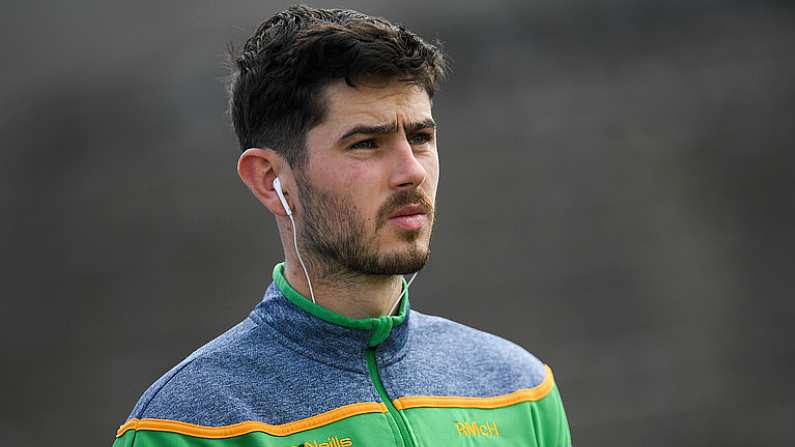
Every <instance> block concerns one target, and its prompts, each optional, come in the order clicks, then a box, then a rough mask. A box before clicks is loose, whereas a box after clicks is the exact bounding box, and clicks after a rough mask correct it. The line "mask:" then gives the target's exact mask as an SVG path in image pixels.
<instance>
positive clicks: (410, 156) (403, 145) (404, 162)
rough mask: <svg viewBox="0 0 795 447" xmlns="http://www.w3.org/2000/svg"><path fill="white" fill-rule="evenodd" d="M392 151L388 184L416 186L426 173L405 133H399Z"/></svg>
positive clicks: (402, 186) (399, 187) (420, 182)
mask: <svg viewBox="0 0 795 447" xmlns="http://www.w3.org/2000/svg"><path fill="white" fill-rule="evenodd" d="M396 144H397V147H395V148H394V150H393V151H392V153H393V157H392V169H391V176H390V186H391V187H393V188H396V189H402V188H417V187H418V186H420V185H421V184H422V183H423V182H424V181H425V178H426V177H427V175H428V172H427V171H426V170H425V166H423V165H422V163H420V161H419V160H418V159H417V157H416V154H415V153H414V150H413V148H412V147H411V144H410V143H409V142H408V140H407V139H406V137H405V135H401V136H400V138H398V142H397V143H396Z"/></svg>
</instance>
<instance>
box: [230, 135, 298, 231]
mask: <svg viewBox="0 0 795 447" xmlns="http://www.w3.org/2000/svg"><path fill="white" fill-rule="evenodd" d="M283 165H284V162H283V159H282V158H281V156H280V155H279V154H278V153H276V151H274V150H273V149H261V148H256V147H252V148H249V149H246V151H245V152H243V153H242V154H241V155H240V159H238V161H237V175H239V176H240V180H242V181H243V183H245V184H246V186H248V189H250V190H251V192H252V193H253V194H254V197H256V198H257V199H258V200H259V201H260V202H262V204H263V205H265V208H268V210H270V212H271V213H273V214H275V215H277V216H285V217H286V216H287V213H286V212H285V211H284V208H283V207H282V203H281V202H280V201H279V196H278V195H277V194H276V190H275V189H274V188H273V180H274V179H275V178H276V177H278V176H279V172H280V171H281V167H282V166H283ZM288 175H289V174H288ZM280 180H281V181H282V187H283V188H284V184H285V179H284V178H281V179H280ZM284 195H285V198H287V197H286V196H287V191H286V190H285V191H284ZM288 203H289V201H288ZM290 206H291V207H292V204H291V205H290Z"/></svg>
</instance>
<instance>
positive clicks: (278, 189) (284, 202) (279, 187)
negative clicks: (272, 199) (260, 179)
mask: <svg viewBox="0 0 795 447" xmlns="http://www.w3.org/2000/svg"><path fill="white" fill-rule="evenodd" d="M273 189H275V190H276V194H277V195H278V196H279V201H280V202H282V206H283V207H284V211H285V212H286V213H287V215H288V216H292V215H293V210H291V209H290V205H288V204H287V199H285V198H284V192H283V191H282V182H281V180H279V177H276V178H275V179H273Z"/></svg>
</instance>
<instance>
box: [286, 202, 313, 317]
mask: <svg viewBox="0 0 795 447" xmlns="http://www.w3.org/2000/svg"><path fill="white" fill-rule="evenodd" d="M287 216H288V217H289V218H290V223H291V224H292V225H293V246H294V247H295V254H296V255H298V262H300V263H301V268H302V269H304V276H306V283H307V284H308V285H309V295H310V296H311V297H312V303H314V304H317V301H315V291H314V290H312V281H310V280H309V272H307V271H306V265H305V264H304V260H303V259H302V258H301V252H300V251H298V238H297V236H296V235H295V221H294V220H293V215H292V213H290V214H288V215H287Z"/></svg>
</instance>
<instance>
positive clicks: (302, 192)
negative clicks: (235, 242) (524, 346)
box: [229, 6, 445, 275]
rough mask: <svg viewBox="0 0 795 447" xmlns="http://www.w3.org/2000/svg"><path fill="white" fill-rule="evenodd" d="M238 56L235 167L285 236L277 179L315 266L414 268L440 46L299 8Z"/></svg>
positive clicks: (420, 261) (422, 245)
mask: <svg viewBox="0 0 795 447" xmlns="http://www.w3.org/2000/svg"><path fill="white" fill-rule="evenodd" d="M233 55H234V73H233V75H232V77H231V82H230V86H229V93H230V113H231V116H232V122H233V125H234V128H235V132H236V133H237V136H238V139H239V141H240V145H241V149H242V150H243V154H242V155H241V157H240V160H239V162H238V172H239V173H240V177H241V179H243V181H244V182H245V183H246V184H247V186H249V188H250V189H251V190H252V192H254V194H255V196H257V198H259V199H260V201H261V202H262V203H263V204H264V205H265V206H266V207H267V208H268V209H269V210H270V211H271V212H273V214H274V215H276V216H277V223H278V224H279V228H280V232H281V234H282V240H283V243H284V242H286V241H289V240H291V238H292V234H291V233H290V231H292V230H291V228H290V226H289V220H287V219H286V218H285V212H284V210H283V209H282V207H281V204H280V202H279V201H278V198H277V196H276V194H275V191H274V190H273V187H272V181H273V179H274V178H275V177H277V176H278V177H279V178H280V180H281V182H282V185H283V189H284V191H285V196H286V197H287V201H288V202H289V203H290V206H291V208H292V209H293V210H294V213H295V214H294V216H295V219H296V230H297V236H298V240H299V246H300V247H301V252H302V255H304V257H305V259H306V260H307V261H308V262H309V263H310V264H311V265H312V270H314V271H315V273H317V274H325V275H329V274H344V273H353V274H369V275H394V274H401V273H409V272H413V271H417V270H419V269H420V268H421V267H422V266H423V265H424V264H425V262H426V261H427V258H428V254H429V243H430V235H431V227H432V224H433V218H434V203H435V195H436V187H437V184H438V175H439V166H438V155H437V151H436V129H435V123H434V121H433V117H432V114H431V99H432V97H433V95H434V93H435V91H436V83H437V81H438V80H439V79H440V78H441V77H442V76H443V75H444V70H445V60H444V57H443V55H442V54H441V52H440V51H439V50H438V49H437V48H436V47H434V46H432V45H429V44H427V43H425V42H424V41H423V40H422V39H420V38H419V37H418V36H416V35H415V34H413V33H411V32H409V31H407V30H406V29H405V28H403V27H402V26H395V25H392V24H391V23H389V22H387V21H386V20H384V19H380V18H374V17H370V16H367V15H364V14H361V13H358V12H355V11H350V10H320V9H313V8H308V7H303V6H299V7H292V8H290V9H288V10H286V11H284V12H282V13H279V14H277V15H276V16H274V17H272V18H270V19H269V20H267V21H266V22H264V23H263V24H262V25H261V26H260V27H259V29H258V30H257V31H256V33H255V34H254V35H253V36H252V37H251V38H250V39H249V40H248V41H247V42H246V44H245V45H244V46H243V48H242V51H240V52H234V53H233ZM284 245H285V251H286V252H287V251H288V250H289V248H288V247H291V246H292V244H291V243H289V244H288V243H285V244H284Z"/></svg>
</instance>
